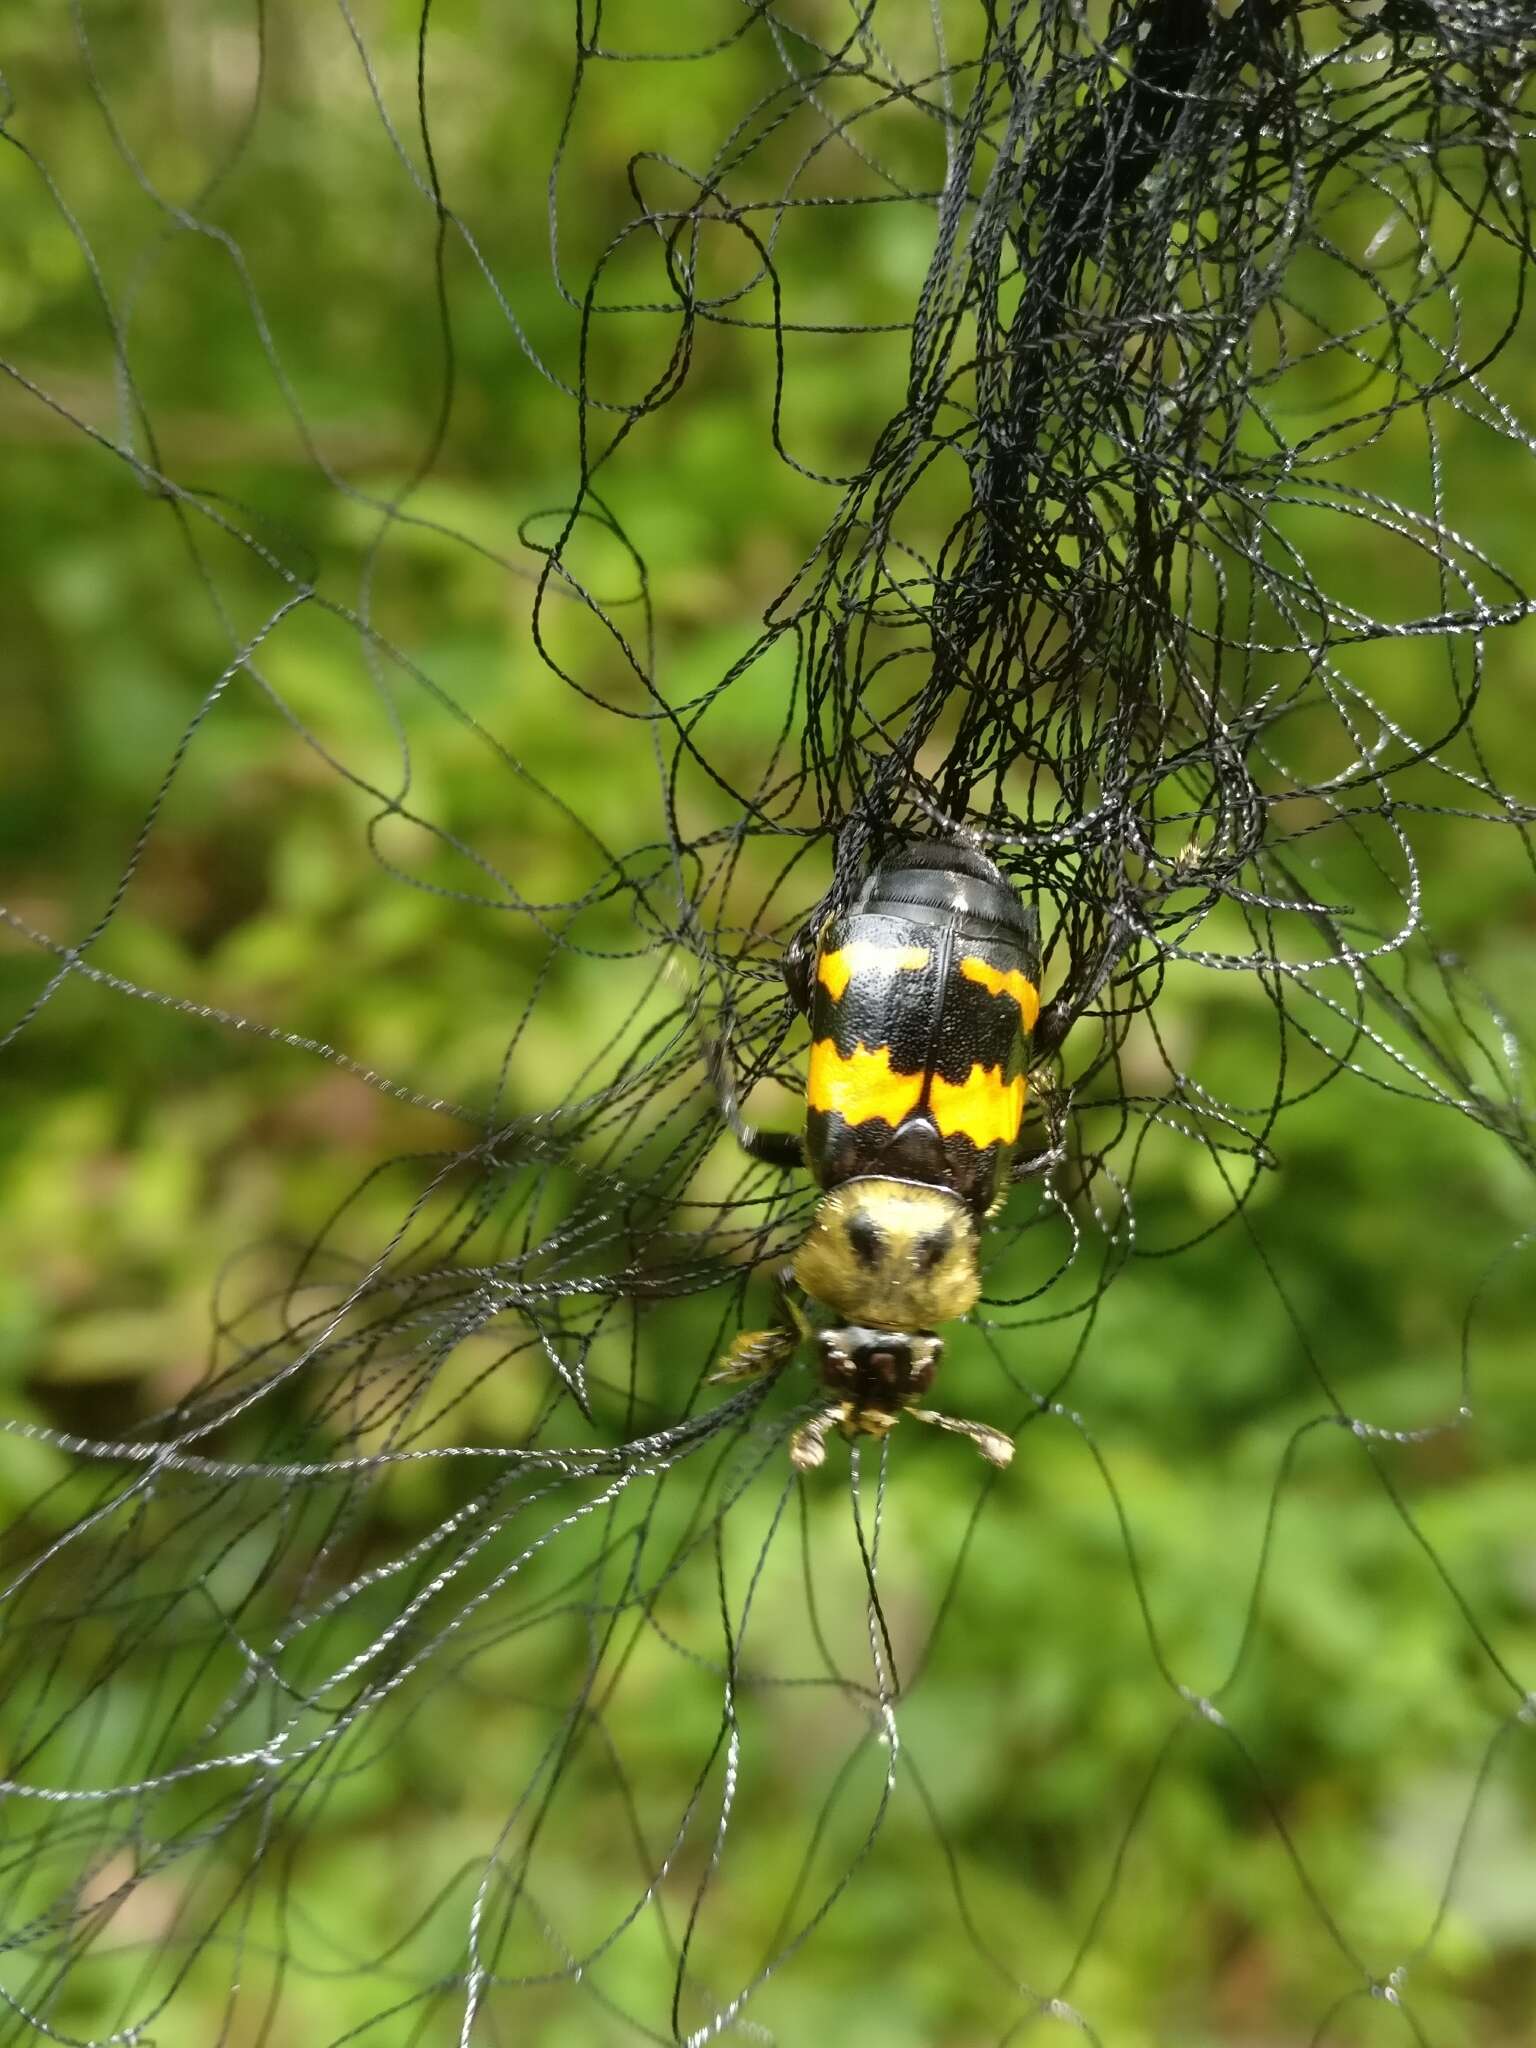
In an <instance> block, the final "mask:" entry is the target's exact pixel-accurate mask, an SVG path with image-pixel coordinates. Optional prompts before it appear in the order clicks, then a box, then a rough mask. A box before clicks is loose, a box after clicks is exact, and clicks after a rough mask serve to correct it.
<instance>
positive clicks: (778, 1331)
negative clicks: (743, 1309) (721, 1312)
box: [709, 1266, 811, 1386]
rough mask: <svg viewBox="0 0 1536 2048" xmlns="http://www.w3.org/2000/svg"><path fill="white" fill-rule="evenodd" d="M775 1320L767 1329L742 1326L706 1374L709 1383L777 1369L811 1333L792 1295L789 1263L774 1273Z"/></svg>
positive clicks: (750, 1376) (744, 1377)
mask: <svg viewBox="0 0 1536 2048" xmlns="http://www.w3.org/2000/svg"><path fill="white" fill-rule="evenodd" d="M776 1279H777V1286H778V1296H779V1320H778V1322H777V1323H775V1325H774V1326H773V1328H772V1329H771V1330H743V1331H741V1332H740V1333H739V1335H737V1336H735V1337H733V1338H732V1340H731V1348H730V1350H729V1351H727V1352H726V1354H725V1357H724V1358H723V1359H722V1360H721V1362H720V1370H719V1371H718V1372H712V1373H711V1374H710V1376H709V1384H710V1385H711V1386H715V1385H719V1384H720V1383H721V1382H724V1381H729V1380H750V1379H756V1378H757V1376H758V1374H759V1373H765V1372H777V1371H778V1369H779V1367H780V1366H781V1365H787V1364H788V1363H789V1360H790V1358H791V1356H792V1355H793V1353H794V1349H795V1346H796V1345H797V1344H798V1343H799V1342H800V1340H801V1339H802V1338H803V1337H808V1336H809V1335H810V1334H811V1326H810V1324H809V1323H808V1322H807V1320H806V1316H805V1311H804V1310H803V1309H802V1308H801V1306H800V1304H799V1302H798V1301H797V1300H796V1299H795V1292H796V1290H795V1273H794V1268H793V1266H781V1267H780V1268H779V1270H778V1274H777V1276H776Z"/></svg>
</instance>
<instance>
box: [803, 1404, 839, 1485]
mask: <svg viewBox="0 0 1536 2048" xmlns="http://www.w3.org/2000/svg"><path fill="white" fill-rule="evenodd" d="M847 1407H848V1404H847V1402H846V1401H835V1402H834V1403H833V1405H832V1406H831V1407H830V1408H823V1409H822V1410H821V1412H820V1413H819V1414H817V1415H813V1416H812V1417H811V1419H810V1421H809V1422H802V1423H801V1425H800V1427H799V1428H798V1429H797V1430H796V1431H795V1433H794V1435H793V1436H792V1437H791V1438H790V1440H789V1462H790V1463H791V1464H792V1465H793V1466H794V1468H795V1470H796V1471H797V1472H814V1471H815V1469H816V1467H817V1466H818V1465H819V1464H821V1462H822V1461H823V1459H824V1458H825V1457H826V1455H827V1432H828V1431H829V1430H831V1429H835V1428H836V1427H837V1425H838V1424H839V1423H840V1422H841V1421H842V1420H843V1419H844V1415H845V1413H846V1410H847Z"/></svg>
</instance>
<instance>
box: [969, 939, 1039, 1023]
mask: <svg viewBox="0 0 1536 2048" xmlns="http://www.w3.org/2000/svg"><path fill="white" fill-rule="evenodd" d="M960 972H961V973H962V974H963V975H964V976H965V978H966V980H967V981H974V982H976V983H977V984H978V986H980V987H981V988H984V989H985V990H986V992H987V994H988V995H989V996H1012V997H1013V1000H1014V1001H1015V1002H1016V1003H1017V1004H1018V1006H1019V1015H1020V1016H1021V1017H1022V1018H1023V1019H1024V1029H1025V1030H1026V1031H1033V1030H1034V1028H1035V1019H1036V1018H1037V1017H1038V1016H1039V1014H1040V991H1039V989H1037V988H1036V987H1035V984H1034V983H1033V982H1032V981H1031V980H1030V979H1029V977H1028V975H1026V974H1021V973H1020V972H1019V970H1018V968H1017V967H1008V968H1003V967H994V966H993V965H992V963H991V962H990V961H989V960H978V959H976V957H975V956H974V954H970V953H967V954H966V956H965V958H964V959H963V960H962V961H961V962H960Z"/></svg>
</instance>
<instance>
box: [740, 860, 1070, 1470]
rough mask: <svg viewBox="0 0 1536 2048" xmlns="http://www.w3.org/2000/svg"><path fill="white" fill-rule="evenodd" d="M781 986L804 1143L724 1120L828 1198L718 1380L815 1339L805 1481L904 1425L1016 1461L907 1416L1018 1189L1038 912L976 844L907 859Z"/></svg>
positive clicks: (796, 1449) (801, 1439)
mask: <svg viewBox="0 0 1536 2048" xmlns="http://www.w3.org/2000/svg"><path fill="white" fill-rule="evenodd" d="M786 978H787V979H788V981H789V983H790V988H791V993H792V994H793V995H794V997H795V1000H796V1002H797V1004H798V1005H799V1007H800V1008H801V1009H802V1010H803V1011H805V1012H806V1013H807V1015H808V1016H809V1018H810V1022H811V1038H812V1043H811V1052H810V1060H809V1065H808V1069H807V1075H806V1126H805V1133H804V1138H803V1141H802V1140H801V1139H799V1138H796V1137H794V1136H792V1135H791V1134H789V1133H787V1132H782V1131H757V1130H754V1129H753V1128H752V1127H751V1126H749V1125H747V1124H745V1123H744V1122H743V1121H742V1119H741V1117H740V1115H739V1113H738V1112H737V1110H736V1107H735V1104H734V1101H733V1100H732V1099H731V1097H730V1096H729V1093H728V1092H727V1097H726V1107H727V1113H728V1114H729V1116H730V1119H731V1122H732V1125H733V1128H734V1129H735V1131H736V1135H737V1137H738V1138H739V1139H740V1141H741V1143H742V1144H743V1146H744V1147H745V1148H746V1149H747V1150H748V1151H749V1152H750V1153H751V1154H752V1155H753V1156H754V1157H756V1158H759V1159H763V1160H765V1161H767V1162H768V1163H769V1164H771V1165H775V1166H780V1167H793V1166H808V1167H809V1168H810V1170H811V1172H812V1173H813V1174H814V1175H815V1177H816V1179H817V1181H818V1182H819V1183H820V1185H821V1186H822V1188H823V1189H824V1190H825V1193H824V1195H823V1197H822V1200H821V1203H820V1205H819V1206H818V1208H817V1211H816V1215H815V1218H814V1220H813V1222H812V1224H811V1227H810V1230H809V1232H808V1233H807V1235H806V1238H805V1241H804V1242H803V1243H802V1245H801V1246H800V1249H799V1251H798V1252H797V1253H796V1255H795V1258H794V1261H793V1263H792V1264H791V1265H790V1266H789V1267H787V1268H785V1270H784V1272H783V1273H782V1274H781V1276H780V1299H781V1302H782V1305H783V1311H784V1314H783V1320H782V1322H781V1323H780V1325H779V1326H778V1327H776V1328H774V1329H769V1330H759V1331H753V1332H750V1333H747V1334H744V1335H742V1336H740V1337H738V1338H737V1340H736V1342H735V1344H734V1345H733V1347H732V1350H731V1353H730V1356H729V1358H728V1360H727V1362H726V1364H725V1366H724V1368H723V1370H722V1372H721V1373H720V1374H719V1375H717V1377H719V1378H721V1379H738V1378H744V1377H747V1376H749V1375H752V1374H755V1373H760V1372H767V1371H771V1370H774V1369H775V1368H777V1367H778V1366H780V1365H782V1364H783V1363H784V1362H785V1360H786V1359H787V1358H788V1357H789V1355H790V1354H791V1352H792V1351H793V1350H794V1348H795V1346H796V1344H797V1343H798V1342H799V1341H800V1339H801V1337H808V1338H814V1340H815V1342H816V1345H817V1349H818V1353H819V1369H820V1374H821V1379H822V1383H823V1385H824V1387H825V1388H826V1390H827V1391H828V1392H829V1393H830V1394H831V1395H832V1396H833V1397H834V1398H833V1399H832V1400H831V1402H830V1403H829V1404H828V1405H826V1406H825V1407H823V1408H821V1409H820V1410H819V1411H818V1412H817V1413H816V1414H815V1415H813V1416H812V1417H811V1419H810V1420H809V1421H808V1422H806V1423H804V1424H802V1426H801V1427H800V1428H799V1429H798V1430H797V1431H796V1432H795V1434H794V1436H793V1438H792V1440H791V1445H790V1456H791V1458H792V1459H793V1461H794V1463H795V1464H796V1465H798V1466H799V1467H801V1469H802V1470H804V1469H809V1468H811V1467H813V1466H816V1465H819V1464H820V1463H821V1462H822V1460H823V1458H824V1457H825V1455H826V1438H827V1434H828V1432H829V1431H830V1430H832V1429H833V1428H838V1429H841V1430H842V1432H843V1434H844V1435H845V1436H848V1437H854V1436H859V1435H868V1436H884V1435H885V1434H886V1433H887V1432H888V1431H889V1430H890V1429H892V1428H893V1427H894V1426H895V1424H896V1423H897V1422H898V1421H899V1420H900V1419H901V1417H902V1415H904V1414H905V1415H911V1416H913V1417H914V1418H915V1419H916V1420H918V1421H919V1422H931V1423H934V1424H936V1425H937V1426H938V1427H939V1428H940V1429H949V1430H954V1431H956V1432H958V1433H959V1434H961V1435H964V1436H968V1437H970V1438H971V1440H972V1441H973V1442H974V1444H975V1445H976V1447H977V1449H978V1450H979V1451H980V1452H981V1454H982V1456H983V1457H985V1458H987V1459H989V1460H990V1461H991V1462H992V1463H993V1464H995V1465H1006V1464H1007V1463H1008V1461H1009V1459H1010V1458H1011V1457H1012V1456H1013V1442H1012V1439H1011V1438H1010V1437H1008V1436H1006V1435H1005V1434H1004V1433H1003V1432H1002V1431H1001V1430H998V1429H994V1428H992V1427H991V1426H990V1425H989V1424H986V1423H981V1422H969V1421H963V1420H960V1419H958V1418H956V1417H953V1416H948V1415H941V1414H939V1413H938V1412H936V1411H935V1410H933V1409H930V1408H923V1407H919V1406H917V1405H916V1404H917V1403H918V1402H919V1401H920V1400H921V1398H922V1397H923V1395H924V1394H926V1393H927V1391H928V1389H929V1387H930V1386H931V1385H932V1383H933V1378H934V1374H935V1372H936V1371H937V1369H938V1364H939V1359H940V1356H941V1354H942V1351H943V1341H942V1339H941V1338H940V1337H939V1336H938V1335H937V1334H936V1326H937V1325H939V1324H941V1323H947V1322H952V1321H954V1320H955V1318H956V1317H959V1316H963V1315H966V1314H968V1313H969V1311H970V1310H971V1309H972V1308H973V1307H974V1306H975V1303H976V1300H977V1297H978V1296H979V1294H980V1292H981V1273H980V1265H979V1252H980V1242H981V1231H982V1228H983V1226H984V1225H985V1223H986V1221H987V1219H988V1218H989V1217H990V1216H991V1215H992V1214H993V1212H994V1211H995V1210H996V1209H997V1208H998V1206H999V1205H1000V1203H1001V1201H1002V1199H1003V1195H1004V1193H1005V1191H1006V1189H1007V1186H1008V1182H1009V1178H1010V1174H1011V1170H1012V1165H1013V1157H1014V1151H1015V1147H1016V1146H1017V1143H1018V1137H1019V1128H1020V1125H1021V1123H1022V1121H1023V1116H1024V1098H1025V1089H1026V1069H1027V1067H1028V1063H1029V1053H1030V1041H1031V1034H1032V1032H1033V1030H1034V1027H1035V1021H1036V1018H1037V1017H1038V1016H1039V1012H1040V994H1039V987H1040V928H1039V919H1038V916H1037V914H1036V913H1035V911H1034V910H1032V909H1031V908H1029V907H1028V906H1026V905H1025V904H1024V903H1023V902H1022V901H1021V899H1020V897H1019V894H1018V892H1017V890H1016V889H1014V887H1013V886H1012V885H1011V884H1010V883H1009V882H1008V881H1007V879H1006V878H1005V877H1004V875H1003V874H1002V873H1001V871H1000V870H999V869H998V868H997V867H995V866H994V864H993V863H992V862H991V861H990V860H988V859H987V858H986V857H985V856H984V855H982V854H980V853H978V852H977V851H976V850H975V849H974V848H972V847H969V846H963V845H958V844H954V843H945V842H929V843H922V844H918V845H909V846H907V847H904V848H903V849H901V850H900V851H899V852H897V853H895V854H893V855H891V856H889V857H888V858H886V859H885V860H884V861H882V862H880V863H879V864H878V865H877V866H876V867H875V868H874V869H873V870H872V871H871V873H870V875H869V876H868V878H867V879H866V881H865V882H864V884H863V887H862V888H861V889H860V891H859V893H858V895H857V897H856V898H855V899H854V902H853V904H852V906H851V907H850V909H849V910H848V911H847V912H846V913H845V914H844V915H842V916H838V917H833V918H831V919H829V920H828V921H827V923H826V924H824V925H823V926H822V928H821V931H820V933H819V934H818V936H817V940H816V945H815V948H814V956H813V957H812V956H811V955H810V954H809V953H808V954H807V955H806V957H805V958H804V959H801V958H800V957H799V956H796V955H791V958H790V960H789V962H788V963H787V966H786ZM797 1294H798V1295H800V1296H803V1297H804V1298H805V1299H804V1302H803V1303H802V1301H801V1300H798V1299H797V1298H796V1297H797Z"/></svg>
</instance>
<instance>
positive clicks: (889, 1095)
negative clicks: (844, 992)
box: [805, 1038, 1018, 1130]
mask: <svg viewBox="0 0 1536 2048" xmlns="http://www.w3.org/2000/svg"><path fill="white" fill-rule="evenodd" d="M922 1093H923V1077H922V1075H921V1074H894V1073H892V1071H891V1049H890V1047H889V1046H888V1045H877V1046H876V1047H875V1049H874V1051H873V1052H871V1051H870V1050H869V1048H868V1046H865V1045H856V1046H855V1047H854V1048H853V1051H852V1052H850V1053H840V1052H839V1051H838V1049H837V1047H836V1046H835V1045H834V1044H833V1043H832V1041H831V1039H830V1038H818V1039H817V1041H816V1043H815V1044H814V1045H813V1046H812V1047H811V1059H810V1066H809V1069H808V1070H807V1073H806V1077H805V1099H806V1103H807V1105H808V1106H809V1107H810V1108H811V1109H820V1110H824V1111H827V1110H834V1109H835V1110H836V1111H837V1113H838V1115H839V1116H840V1117H842V1119H843V1120H844V1122H845V1123H850V1124H867V1123H870V1122H872V1121H873V1120H874V1119H875V1118H876V1117H879V1118H880V1119H881V1120H882V1121H883V1122H885V1123H888V1124H889V1125H890V1126H891V1128H892V1130H894V1129H895V1128H896V1126H897V1124H899V1123H900V1122H901V1120H902V1119H903V1117H907V1116H910V1115H911V1113H912V1111H913V1110H914V1109H916V1107H917V1105H918V1103H919V1102H920V1101H921V1099H922ZM1014 1128H1015V1129H1017V1128H1018V1126H1017V1124H1015V1126H1014Z"/></svg>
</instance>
